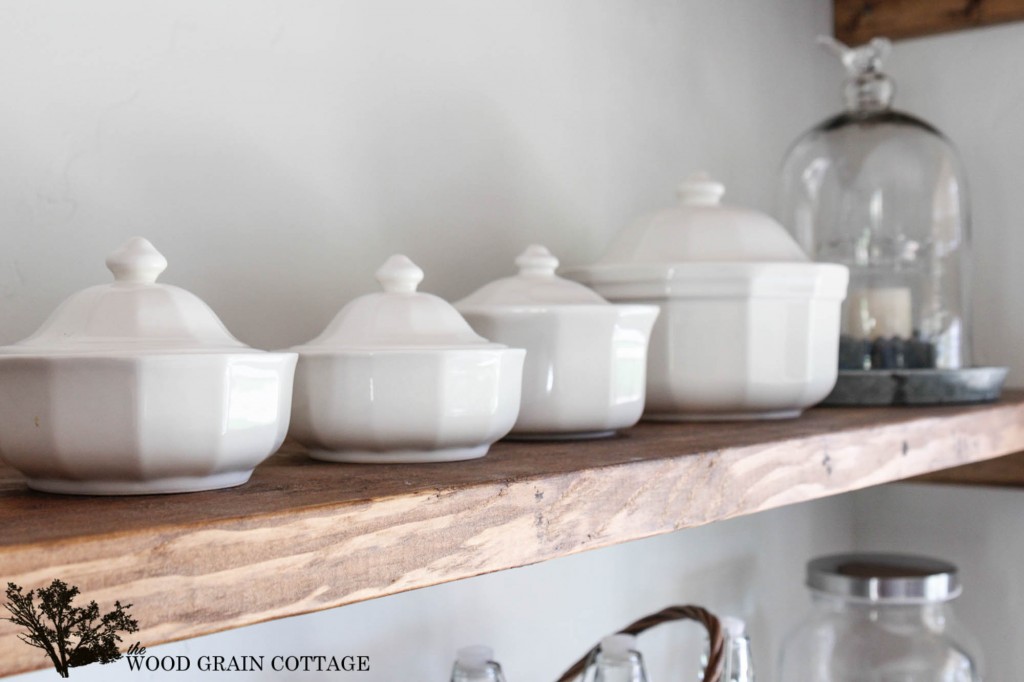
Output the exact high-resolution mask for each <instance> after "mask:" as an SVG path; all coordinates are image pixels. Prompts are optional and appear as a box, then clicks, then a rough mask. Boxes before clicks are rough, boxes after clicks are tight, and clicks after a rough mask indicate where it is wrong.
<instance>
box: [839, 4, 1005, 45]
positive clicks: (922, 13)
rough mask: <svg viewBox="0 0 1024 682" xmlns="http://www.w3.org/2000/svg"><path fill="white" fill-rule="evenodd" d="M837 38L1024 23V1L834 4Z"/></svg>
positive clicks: (856, 40)
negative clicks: (1023, 21) (1014, 22)
mask: <svg viewBox="0 0 1024 682" xmlns="http://www.w3.org/2000/svg"><path fill="white" fill-rule="evenodd" d="M833 9H834V11H833V23H834V30H835V35H836V38H838V39H839V40H841V41H843V42H844V43H846V44H848V45H860V44H861V43H866V42H867V41H869V40H871V39H872V38H875V37H877V36H885V37H887V38H892V39H897V38H913V37H916V36H925V35H932V34H935V33H945V32H947V31H958V30H960V29H965V28H973V27H976V26H987V25H990V24H1000V23H1004V22H1007V21H1017V20H1020V19H1024V0H834V2H833Z"/></svg>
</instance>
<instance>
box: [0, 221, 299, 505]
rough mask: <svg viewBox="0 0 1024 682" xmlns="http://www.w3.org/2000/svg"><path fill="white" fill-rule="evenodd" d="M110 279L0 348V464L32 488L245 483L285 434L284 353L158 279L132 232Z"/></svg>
mask: <svg viewBox="0 0 1024 682" xmlns="http://www.w3.org/2000/svg"><path fill="white" fill-rule="evenodd" d="M107 267H108V268H109V269H110V270H111V272H113V274H114V278H115V281H114V282H113V283H111V284H105V285H99V286H93V287H90V288H88V289H85V290H83V291H81V292H78V293H77V294H74V295H73V296H71V297H70V298H68V299H67V300H66V301H64V303H62V304H61V305H60V306H59V307H58V308H57V309H56V310H55V311H54V313H53V314H52V315H51V316H50V318H49V319H48V320H46V322H45V323H44V324H43V326H42V327H41V328H40V329H39V330H38V331H37V332H36V333H35V334H33V335H32V336H30V337H28V338H27V339H25V340H23V341H20V342H18V343H16V344H13V345H11V346H6V347H3V348H0V456H2V458H3V459H4V460H6V461H7V462H8V463H9V464H10V465H11V466H12V467H14V468H15V469H17V470H19V471H20V472H21V473H22V474H24V475H25V477H26V478H27V479H28V485H29V487H31V488H34V489H36V490H42V491H46V492H55V493H71V494H80V495H135V494H149V493H176V492H190V491H198V490H211V489H215V488H225V487H230V486H235V485H239V484H242V483H245V482H246V481H247V480H248V479H249V476H250V475H251V474H252V471H253V468H254V467H255V466H256V465H257V464H259V463H260V462H262V461H263V460H264V459H266V458H267V457H268V456H269V455H271V454H272V453H273V452H274V451H276V450H277V449H278V448H279V447H280V446H281V443H282V442H283V440H284V436H285V433H286V432H287V430H288V418H289V415H290V405H291V391H292V376H293V372H294V369H295V360H296V355H295V354H294V353H267V352H264V351H259V350H256V349H253V348H249V347H248V346H246V345H244V344H243V343H241V342H240V341H238V340H237V339H235V338H234V337H233V336H231V334H230V333H229V332H228V331H227V329H225V328H224V325H223V324H222V323H221V321H220V320H219V319H218V318H217V316H216V315H215V314H214V313H213V311H212V310H210V308H209V307H207V305H206V304H205V303H203V302H202V301H201V300H199V299H198V298H197V297H196V296H194V295H193V294H191V293H189V292H187V291H185V290H183V289H179V288H178V287H174V286H170V285H166V284H158V283H157V282H156V279H157V277H158V276H159V275H160V273H161V272H163V270H164V268H166V267H167V261H166V259H164V257H163V256H162V255H161V254H160V253H159V252H158V251H157V250H156V249H155V248H153V245H152V244H150V243H149V242H148V241H146V240H145V239H142V238H139V237H136V238H134V239H132V240H130V241H129V242H127V243H126V244H124V245H123V246H122V247H121V248H120V249H118V250H117V251H115V252H114V253H113V254H111V256H110V257H109V258H108V259H107Z"/></svg>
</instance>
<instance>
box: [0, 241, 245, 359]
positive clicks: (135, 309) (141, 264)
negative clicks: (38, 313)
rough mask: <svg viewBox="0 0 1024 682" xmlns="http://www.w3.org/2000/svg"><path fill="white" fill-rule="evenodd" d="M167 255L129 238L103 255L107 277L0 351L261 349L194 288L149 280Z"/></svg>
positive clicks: (119, 352)
mask: <svg viewBox="0 0 1024 682" xmlns="http://www.w3.org/2000/svg"><path fill="white" fill-rule="evenodd" d="M166 267H167V259H166V258H164V257H163V255H162V254H161V253H160V252H159V251H157V250H156V249H155V248H154V247H153V245H152V244H151V243H149V241H147V240H146V239H143V238H142V237H134V238H132V239H130V240H129V241H128V242H126V243H125V244H124V245H122V246H121V247H120V248H119V249H117V250H116V251H114V252H113V253H112V254H110V256H108V257H107V268H108V269H109V270H110V271H111V272H112V273H113V274H114V281H113V282H112V283H110V284H101V285H98V286H93V287H89V288H88V289H84V290H82V291H80V292H78V293H76V294H73V295H72V296H70V297H69V298H68V299H67V300H65V301H64V302H63V303H62V304H61V305H60V306H58V307H57V309H56V310H55V311H54V312H53V314H51V315H50V317H49V318H48V319H47V320H46V322H44V323H43V325H42V326H41V327H40V328H39V330H38V331H36V333H35V334H32V335H31V336H29V337H28V338H26V339H24V340H23V341H19V342H18V343H15V344H13V345H11V346H5V347H3V348H0V354H6V355H123V354H137V353H166V352H170V353H209V352H232V353H245V352H252V353H256V352H262V351H257V350H255V349H252V348H249V347H248V346H246V345H245V344H243V343H242V342H241V341H239V340H237V339H236V338H235V337H233V336H232V335H231V333H230V332H228V330H227V329H226V328H225V327H224V324H223V323H222V322H221V321H220V319H218V317H217V315H216V314H215V313H214V312H213V311H212V310H210V308H209V306H207V305H206V304H205V303H203V302H202V301H201V300H200V299H199V298H198V297H197V296H195V295H194V294H191V293H189V292H188V291H185V290H184V289H180V288H178V287H175V286H171V285H169V284H157V282H156V279H157V277H159V276H160V273H162V272H163V271H164V269H165V268H166Z"/></svg>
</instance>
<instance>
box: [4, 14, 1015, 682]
mask: <svg viewBox="0 0 1024 682" xmlns="http://www.w3.org/2000/svg"><path fill="white" fill-rule="evenodd" d="M829 18H830V10H829V3H828V2H826V1H825V0H804V1H803V2H795V1H794V0H771V1H762V2H756V3H754V2H742V1H740V0H687V1H686V2H670V1H668V0H595V1H593V2H586V3H583V2H569V1H568V0H556V1H554V2H552V1H542V0H535V1H531V0H491V1H489V2H477V1H473V0H429V1H428V2H422V1H420V2H418V1H416V0H381V1H379V2H375V1H371V0H337V1H335V2H328V1H327V0H287V1H285V0H281V1H277V2H272V1H271V0H220V1H217V2H204V1H200V0H176V1H175V2H157V1H154V0H150V1H149V2H138V1H132V0H91V1H90V2H88V3H78V2H74V1H73V0H11V1H9V2H5V3H2V4H0V93H3V94H2V99H0V101H2V104H0V238H2V242H0V243H2V244H3V248H2V249H0V320H2V321H3V324H2V325H0V343H7V342H11V341H14V340H17V339H19V338H22V337H24V336H25V335H27V334H28V333H30V332H31V331H32V330H34V329H35V328H36V327H37V326H38V325H39V324H40V323H41V321H42V320H43V318H44V317H45V315H46V314H48V313H49V311H50V310H52V309H53V307H54V306H55V305H56V304H57V303H58V302H59V301H60V300H61V299H63V298H64V297H65V296H67V295H68V294H69V293H70V292H72V291H74V290H77V289H79V288H81V287H84V286H86V285H89V284H93V283H97V282H102V281H105V280H106V278H107V274H106V272H105V271H104V269H103V265H102V261H103V258H104V256H105V255H106V253H107V252H108V251H110V250H111V249H113V248H114V247H116V246H117V245H118V244H119V243H120V242H121V241H122V240H124V239H125V238H127V237H128V236H131V235H134V234H142V235H145V236H147V237H149V238H150V239H151V240H153V241H154V242H155V243H156V245H157V246H158V248H160V249H161V250H163V251H164V253H165V255H167V256H168V258H169V260H170V261H171V266H170V268H169V269H168V271H167V273H165V276H164V278H163V279H164V281H167V282H170V283H174V284H178V285H180V286H184V287H186V288H188V289H190V290H192V291H194V292H196V293H197V294H199V295H200V296H202V297H203V298H204V299H205V300H206V301H207V302H209V303H210V304H211V306H212V307H213V308H214V309H215V310H216V311H217V312H218V313H219V314H220V315H221V317H222V318H223V320H224V321H225V323H226V324H227V325H228V327H229V328H230V329H231V330H233V331H234V332H235V334H236V335H237V336H239V338H241V339H242V340H244V341H246V342H248V343H251V344H253V345H256V346H260V347H281V346H287V345H290V344H293V343H297V342H300V341H303V340H305V339H307V338H309V337H311V336H313V335H314V334H315V333H317V332H318V331H319V330H320V329H321V328H322V327H323V326H324V325H325V324H326V322H327V321H328V320H329V319H330V317H331V316H332V315H333V314H334V312H335V311H336V310H337V309H338V308H339V307H340V306H341V304H342V303H344V302H345V301H346V300H348V299H349V298H351V297H352V296H354V295H357V294H359V293H363V292H365V291H369V290H372V289H373V288H374V286H375V285H374V283H373V280H372V272H373V271H374V269H375V268H376V267H377V265H378V264H379V263H380V262H382V261H383V260H384V259H385V258H386V257H387V256H388V255H390V254H391V253H393V252H396V251H402V252H405V253H407V254H408V255H409V256H411V257H412V258H413V259H414V260H416V261H418V262H419V263H420V265H422V266H423V267H424V269H425V270H426V272H427V279H426V281H425V282H424V289H426V290H428V291H432V292H435V293H439V294H441V295H444V296H447V297H450V298H454V297H458V296H461V295H463V294H466V293H468V292H469V291H470V290H472V289H473V288H475V287H476V286H478V285H480V284H482V283H483V282H484V281H486V280H488V279H490V278H493V277H495V276H497V275H499V274H504V273H507V272H509V271H510V270H511V261H512V259H513V258H514V256H515V255H516V253H517V252H518V251H519V250H521V248H522V247H523V246H524V245H526V244H527V243H529V242H532V241H540V242H544V243H546V244H547V245H548V246H549V247H550V248H551V249H552V250H554V251H555V252H556V253H558V254H559V255H560V256H561V257H562V260H563V262H565V263H582V262H586V261H588V260H592V259H593V258H595V257H596V256H597V255H599V254H600V253H601V251H602V249H603V248H604V245H605V244H606V242H607V240H608V239H609V238H610V236H611V235H612V234H613V233H614V232H615V231H616V230H618V229H619V228H620V227H621V226H623V225H624V224H625V222H626V221H627V220H628V219H629V218H630V217H631V216H633V215H635V214H637V213H638V212H640V211H642V210H646V209H649V208H652V207H657V206H661V205H665V204H666V203H668V202H669V201H671V200H672V191H673V188H674V186H675V183H676V182H677V181H678V180H679V179H681V178H682V177H683V176H684V175H685V174H687V173H688V172H690V171H691V170H694V169H696V168H705V169H708V170H710V171H711V172H713V173H714V174H716V175H718V176H719V177H721V178H722V179H723V180H724V181H726V183H727V184H728V186H729V198H731V200H733V201H734V202H736V203H740V204H745V205H749V206H754V207H757V208H761V209H766V210H767V209H770V208H771V207H772V205H773V203H774V192H775V174H776V169H777V165H778V163H779V160H780V159H781V156H782V154H783V152H784V150H785V148H786V146H787V145H788V144H789V143H790V141H791V140H793V139H794V138H795V137H796V136H797V135H798V134H799V133H800V132H802V131H803V130H804V129H805V128H807V127H808V126H810V125H811V124H812V123H814V122H816V121H817V120H819V119H821V118H822V117H824V116H825V115H826V114H827V113H829V112H831V111H832V110H834V109H835V108H836V107H837V104H838V87H839V86H838V79H837V76H838V73H837V69H835V68H834V66H833V65H832V64H831V63H830V62H829V58H828V57H827V56H825V55H824V54H823V53H821V52H819V51H818V50H817V49H816V48H815V47H814V46H813V45H812V44H811V38H812V37H813V35H815V34H816V33H819V32H822V31H825V30H827V27H828V24H829ZM1022 30H1024V29H1022V28H1021V27H1020V26H1012V27H1006V28H996V29H988V30H984V31H977V32H972V33H964V34H962V35H958V36H954V37H943V38H933V39H926V40H922V41H912V42H909V43H904V44H901V45H900V47H899V51H898V52H897V55H896V56H895V57H894V58H893V59H892V72H893V75H894V76H895V77H896V78H897V79H898V82H899V84H900V88H901V90H900V95H899V100H898V101H899V102H900V103H901V105H902V106H904V107H905V108H907V109H911V110H914V111H916V112H917V113H919V114H921V115H922V116H924V117H926V118H930V119H931V120H933V121H934V122H935V123H936V124H938V125H939V126H940V127H942V128H943V129H945V130H946V131H947V132H948V133H949V135H950V136H951V137H952V138H953V139H954V141H955V142H957V143H958V144H959V146H960V147H961V149H962V150H963V151H964V156H965V159H966V162H967V168H968V171H969V173H970V174H971V179H972V181H973V185H974V190H975V193H974V200H975V201H974V204H975V216H976V226H977V229H976V234H977V238H978V239H977V243H978V249H977V251H978V255H979V259H981V262H983V263H984V267H980V268H979V277H978V279H979V289H978V298H979V301H980V302H982V303H983V305H982V306H979V309H978V311H977V321H978V323H979V325H978V326H979V328H981V329H984V330H985V331H986V335H984V336H980V337H979V338H978V340H977V346H978V348H979V351H980V352H979V354H980V355H981V356H982V358H983V359H985V360H986V361H989V362H1002V363H1008V364H1012V365H1013V366H1014V367H1015V369H1018V374H1019V368H1020V367H1021V363H1024V360H1021V359H1020V358H1019V357H1015V353H1014V350H1015V349H1016V348H1017V347H1018V346H1019V343H1020V340H1021V339H1022V338H1024V328H1022V325H1024V315H1022V314H1021V313H1022V310H1021V306H1022V305H1024V304H1022V303H1021V301H1020V299H1019V298H1018V297H1016V295H1015V292H1016V291H1019V290H1021V288H1022V287H1021V284H1022V280H1021V278H1024V275H1022V274H1021V272H1022V271H1021V270H1020V269H1015V268H1014V265H1013V264H1014V263H1015V261H1014V260H1013V259H1014V257H1015V254H1019V253H1021V248H1020V247H1021V240H1022V239H1024V236H1021V233H1020V231H1019V230H1017V229H1016V221H1015V220H1014V218H1015V217H1016V216H1019V215H1021V214H1022V213H1021V210H1020V209H1021V208H1022V206H1021V205H1020V204H1021V202H1024V193H1021V192H1018V191H1016V188H1015V182H1016V181H1017V179H1018V178H1019V176H1020V174H1019V171H1018V170H1017V169H1019V168H1020V167H1021V161H1022V160H1024V159H1022V158H1021V157H1022V155H1024V144H1022V142H1024V140H1022V139H1021V138H1022V136H1024V133H1022V132H1020V130H1021V129H1020V127H1019V126H1018V125H1016V122H1017V121H1019V120H1020V119H1021V116H1020V114H1021V108H1022V107H1024V94H1022V92H1024V91H1022V89H1021V88H1020V87H1018V86H1017V84H1016V83H1015V82H1014V78H1015V77H1016V75H1017V74H1016V72H1015V70H1014V69H1013V68H1012V66H1011V65H1012V64H1014V63H1015V58H1016V62H1019V61H1020V57H1021V56H1022V55H1021V51H1022V50H1024V41H1022V40H1020V38H1021V31H1022ZM904 46H906V47H904ZM833 93H835V94H834V95H833ZM888 490H889V489H886V491H885V492H883V493H879V494H880V495H888V494H889V493H888ZM962 494H969V495H975V492H974V491H969V492H967V493H962ZM872 499H873V498H872ZM892 499H893V504H896V503H899V500H900V499H901V498H899V497H893V498H892ZM916 499H917V498H914V499H912V500H910V503H914V500H916ZM972 499H975V500H976V501H977V502H978V508H986V505H988V500H989V499H990V498H989V497H988V496H987V494H978V495H977V496H976V497H975V498H972ZM918 502H920V500H918ZM852 504H853V501H852V500H851V498H840V499H837V500H832V501H823V502H819V503H815V504H812V505H807V506H799V507H795V508H792V509H787V510H781V511H778V512H772V513H767V514H764V515H760V516H758V517H755V518H748V519H741V520H737V521H731V522H726V523H722V524H717V525H715V526H713V527H709V528H705V529H697V530H693V531H687V532H684V533H681V534H675V535H672V536H669V537H663V538H656V539H652V540H646V541H643V542H638V543H630V544H627V545H623V546H620V547H615V548H609V549H606V550H599V551H595V552H591V553H588V554H584V555H580V556H576V557H570V558H566V559H562V560H559V561H554V562H550V563H547V564H542V565H539V566H534V567H528V568H524V569H519V570H516V571H508V572H504V573H500V574H495V575H491V576H485V577H481V578H476V579H473V580H467V581H463V582H460V583H455V584H451V585H445V586H440V587H436V588H430V589H427V590H421V591H417V592H413V593H408V594H405V595H398V596H394V597H389V598H386V599H381V600H377V601H373V602H368V603H364V604H359V605H354V606H351V607H346V608H343V609H338V610H334V611H330V612H325V613H320V614H314V615H310V616H304V617H300V618H294V619H288V620H285V621H278V622H273V623H268V624H264V625H259V626H254V627H251V628H245V629H242V630H238V631H233V632H228V633H223V634H219V635H214V636H211V637H206V638H200V639H197V640H192V641H189V642H184V643H179V644H174V645H168V646H166V647H161V648H160V649H159V652H161V653H170V654H175V653H182V652H188V653H190V654H193V655H198V654H200V653H216V654H224V655H231V654H236V655H237V654H247V653H248V654H259V653H267V654H274V653H284V654H297V653H314V654H320V653H335V652H336V653H367V654H370V655H371V656H372V657H373V665H374V671H373V672H372V673H371V674H369V675H350V676H346V677H345V679H349V678H351V679H365V680H381V681H389V682H390V681H393V680H400V679H409V680H428V679H444V678H445V675H447V668H448V665H449V662H450V658H451V655H452V652H453V649H454V648H455V647H457V646H460V645H462V644H466V643H470V642H474V641H488V642H490V643H492V644H494V645H495V646H496V647H497V648H498V652H499V655H500V656H501V658H502V660H504V661H505V663H506V668H507V670H508V672H509V674H510V678H512V679H514V680H544V679H549V678H551V677H553V676H554V675H555V674H556V673H557V672H558V671H559V670H560V669H561V668H562V667H563V666H564V665H566V664H567V663H568V662H569V661H570V660H571V659H572V658H573V657H574V656H575V655H576V654H577V653H578V652H581V651H582V650H583V649H585V648H586V646H588V645H589V644H590V643H591V642H592V641H593V640H594V639H596V638H597V637H599V636H600V635H601V634H603V633H605V632H607V631H609V630H611V629H614V628H615V627H617V626H619V625H621V624H623V623H625V622H626V621H628V620H630V619H632V618H634V617H635V616H637V615H640V614H642V613H646V612H648V611H650V610H653V609H656V608H660V607H661V606H664V605H666V604H668V603H670V602H673V601H695V602H701V603H705V604H707V605H709V606H711V607H712V608H715V609H717V610H721V611H723V612H724V611H739V612H741V613H743V614H744V615H748V616H751V617H752V619H753V620H752V624H753V626H754V628H755V636H756V643H757V651H756V653H757V654H758V655H759V657H760V659H761V663H762V668H761V669H762V677H761V679H762V680H770V679H771V668H772V666H773V664H774V651H775V648H776V646H777V643H778V640H779V637H780V633H781V632H782V631H783V630H785V629H786V628H787V627H788V626H789V624H791V623H792V622H793V621H794V620H795V619H796V618H797V617H799V614H800V611H801V610H802V607H799V606H795V605H798V604H802V603H803V597H802V588H801V587H800V582H801V578H802V566H803V563H804V561H805V560H806V559H807V558H808V557H809V556H811V555H813V554H818V553H822V552H827V551H833V550H840V549H843V548H848V547H850V546H852V545H853V539H854V536H853V533H854V530H855V527H856V530H857V532H858V538H859V540H860V542H861V543H862V544H866V545H870V544H872V543H873V542H875V541H876V540H877V541H878V542H882V541H883V540H884V539H885V538H888V537H889V536H885V537H883V536H882V535H879V536H878V537H877V538H876V537H875V536H872V535H870V534H869V533H867V532H865V528H875V527H876V526H878V527H879V528H881V529H883V530H886V532H888V529H890V528H891V529H893V533H896V532H897V531H898V530H899V526H896V525H893V526H890V525H889V524H888V522H887V521H886V520H885V519H881V520H879V519H868V518H867V517H865V516H864V513H868V512H870V513H873V512H874V510H872V509H868V510H867V512H864V511H863V510H862V512H861V514H860V515H858V516H856V518H855V516H854V514H853V508H852ZM998 504H1005V505H1007V506H1006V507H1005V508H1002V507H1000V508H995V507H994V508H993V513H995V514H996V515H997V516H996V517H995V521H994V523H1002V522H1005V523H1007V524H1011V523H1012V520H1011V519H1012V517H1011V515H1010V513H1009V511H1008V510H1010V509H1012V505H1013V501H1012V500H1010V501H1008V502H1000V503H998ZM858 508H861V507H858ZM915 509H916V507H915ZM920 509H921V510H922V513H928V511H929V509H930V507H929V506H928V503H927V502H920ZM1000 509H1002V510H1003V511H1000ZM999 514H1002V516H1000V515H999ZM911 516H913V514H911ZM851 519H855V521H856V526H854V524H853V523H851ZM972 529H973V527H972V526H971V525H970V524H966V523H964V524H961V523H960V522H959V521H958V520H951V521H950V522H949V528H948V532H949V533H950V535H952V536H956V537H960V533H961V532H964V533H967V532H970V531H971V530H972ZM890 539H891V541H892V542H893V543H898V542H899V538H898V536H896V535H894V536H892V538H890ZM950 541H951V542H953V541H954V540H950ZM937 542H938V541H937ZM940 553H941V552H940ZM953 558H956V557H953ZM978 580H979V581H980V580H981V579H978ZM1007 584H1008V585H1010V586H1011V588H1012V589H1014V590H1018V591H1019V590H1020V589H1021V585H1020V584H1019V580H1018V581H1014V580H1012V579H1011V580H1009V582H1008V583H1007ZM239 589H240V590H244V589H245V587H244V585H243V586H239ZM682 639H683V636H682V634H681V629H678V628H677V629H675V630H672V629H669V630H666V631H665V634H664V635H656V634H652V635H650V636H649V638H647V639H645V649H646V650H648V652H649V655H650V659H651V664H652V665H651V668H652V673H653V674H654V675H655V676H656V677H657V679H678V674H679V673H678V669H676V670H675V671H673V672H674V674H672V676H671V677H670V666H671V665H676V666H680V665H684V657H685V652H683V651H676V653H674V654H673V653H670V652H671V651H672V650H673V648H674V647H675V646H676V645H680V646H682V645H681V644H680V642H682ZM993 662H994V663H995V661H993ZM685 665H689V662H686V663H685ZM120 666H122V664H121V663H118V664H115V665H114V666H106V667H99V666H93V667H92V668H86V669H82V670H76V671H75V672H74V677H75V678H76V679H82V680H85V679H104V680H109V679H142V678H141V677H140V676H139V675H138V674H131V673H128V672H127V671H126V670H125V669H124V668H122V667H120ZM52 675H53V673H52V672H49V671H42V672H39V673H33V674H30V675H26V676H24V677H19V678H17V679H19V680H36V679H40V680H41V679H51V678H52ZM90 676H92V677H90ZM313 677H314V676H313V675H308V676H307V675H296V676H294V677H293V678H292V679H313ZM993 679H999V678H997V677H993ZM1002 679H1012V676H1006V675H1004V676H1003V677H1002Z"/></svg>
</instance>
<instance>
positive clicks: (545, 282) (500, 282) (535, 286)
mask: <svg viewBox="0 0 1024 682" xmlns="http://www.w3.org/2000/svg"><path fill="white" fill-rule="evenodd" d="M516 265H517V266H518V267H519V274H517V275H515V276H513V277H504V278H502V279H497V280H494V281H493V282H490V283H489V284H485V285H484V286H482V287H480V288H479V289H477V290H476V291H474V292H473V293H472V294H470V295H469V296H467V297H466V298H464V299H462V300H461V301H459V302H458V303H456V304H455V305H456V307H458V308H459V309H460V310H470V309H473V310H479V309H482V308H490V307H533V306H548V305H609V306H610V305H611V303H609V302H608V301H606V300H605V299H603V298H602V297H601V296H600V294H598V293H597V292H595V291H593V290H592V289H589V288H587V287H585V286H583V285H582V284H579V283H577V282H572V281H569V280H567V279H563V278H561V277H559V276H558V275H556V274H555V268H557V267H558V259H557V258H555V257H554V256H553V255H551V252H550V251H548V250H547V249H546V248H544V247H543V246H539V245H537V244H533V245H531V246H529V247H527V249H526V250H525V251H523V252H522V253H521V254H520V255H519V257H518V258H516Z"/></svg>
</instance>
